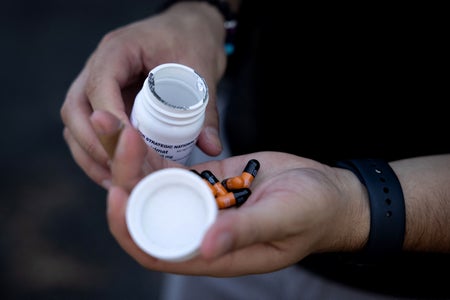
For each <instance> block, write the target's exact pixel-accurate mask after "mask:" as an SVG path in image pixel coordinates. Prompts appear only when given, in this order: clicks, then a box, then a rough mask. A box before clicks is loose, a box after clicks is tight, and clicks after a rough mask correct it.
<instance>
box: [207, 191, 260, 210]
mask: <svg viewBox="0 0 450 300" xmlns="http://www.w3.org/2000/svg"><path fill="white" fill-rule="evenodd" d="M250 194H251V191H250V189H247V188H243V189H239V190H235V191H232V192H228V193H226V194H225V195H222V196H218V197H216V202H217V205H218V206H219V208H220V209H222V208H228V207H231V206H241V205H242V204H243V203H244V202H245V201H247V199H248V197H249V196H250Z"/></svg>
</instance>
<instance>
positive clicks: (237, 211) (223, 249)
mask: <svg viewBox="0 0 450 300" xmlns="http://www.w3.org/2000/svg"><path fill="white" fill-rule="evenodd" d="M250 159H256V160H258V161H259V163H260V169H259V171H258V173H257V176H256V177H255V179H254V180H253V182H252V183H251V186H250V189H251V191H252V193H251V195H250V197H249V198H248V200H247V201H246V202H245V203H244V204H243V205H241V206H239V207H238V208H236V207H232V208H227V209H221V210H220V212H219V216H218V218H217V220H216V221H215V223H214V224H213V225H212V226H211V227H210V229H209V230H208V231H207V233H206V235H205V237H204V239H203V242H202V245H201V249H200V254H199V256H197V257H195V258H193V259H191V260H189V261H185V262H176V263H173V262H166V261H162V260H157V259H155V258H153V257H151V256H149V255H148V254H146V253H144V252H143V251H141V250H140V249H139V248H138V246H136V244H135V243H134V242H133V240H132V239H131V237H130V234H129V232H128V230H127V226H126V222H125V210H126V205H127V200H128V197H129V195H130V192H131V190H132V188H133V187H134V186H135V185H136V184H137V183H138V182H139V180H140V179H142V178H143V177H144V176H145V175H146V174H148V173H149V172H152V171H155V170H158V169H161V168H166V167H183V166H180V165H177V164H175V163H173V162H169V161H166V160H163V159H161V158H160V157H159V155H158V154H156V153H155V152H154V151H151V150H149V149H148V148H147V147H146V146H145V145H144V143H143V141H142V139H141V138H140V136H139V134H138V133H137V132H136V131H135V130H134V129H133V128H131V127H127V128H125V130H123V132H122V135H121V137H120V140H119V146H118V148H117V152H116V154H115V157H114V160H113V161H112V170H113V179H114V184H113V186H112V187H111V188H110V189H109V193H108V213H107V215H108V222H109V227H110V230H111V232H112V234H113V236H114V237H115V238H116V240H117V241H118V243H119V244H120V245H121V247H122V248H123V249H124V250H125V251H126V252H127V253H128V254H129V255H131V256H132V257H133V258H134V259H135V260H136V261H138V262H139V263H140V264H141V265H142V266H144V267H146V268H148V269H151V270H157V271H163V272H170V273H179V274H195V275H210V276H237V275H245V274H254V273H262V272H271V271H275V270H278V269H281V268H284V267H286V266H289V265H291V264H293V263H296V262H298V261H299V260H301V259H302V258H304V257H305V256H307V255H309V254H311V253H317V252H327V251H342V250H345V251H352V250H358V249H361V248H362V247H363V245H364V244H365V241H366V238H367V235H368V231H369V223H368V220H369V216H368V214H369V212H368V207H367V206H368V205H367V199H366V197H367V195H366V194H365V189H364V188H363V186H362V185H361V183H360V182H359V181H358V179H357V178H356V177H355V176H354V175H353V174H352V173H351V172H349V171H347V170H344V169H337V168H332V167H329V166H327V165H323V164H320V163H318V162H315V161H312V160H309V159H305V158H302V157H298V156H294V155H291V154H286V153H280V152H258V153H251V154H248V155H242V156H236V157H231V158H227V159H224V160H220V161H209V162H206V163H202V164H198V165H195V166H192V167H190V168H191V169H195V170H197V171H198V172H202V171H203V170H210V171H211V172H212V173H213V174H214V175H215V176H216V177H217V178H218V179H219V180H220V181H221V180H223V179H225V178H230V177H233V176H237V175H239V174H241V172H242V171H243V168H244V167H245V165H246V164H247V162H248V161H249V160H250Z"/></svg>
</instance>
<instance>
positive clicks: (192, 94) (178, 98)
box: [148, 63, 208, 110]
mask: <svg viewBox="0 0 450 300" xmlns="http://www.w3.org/2000/svg"><path fill="white" fill-rule="evenodd" d="M148 84H149V88H150V91H151V92H152V93H153V94H154V95H155V97H156V98H157V99H158V100H159V101H161V102H162V103H164V104H165V105H167V106H170V107H172V108H175V109H181V110H192V109H196V108H197V107H200V106H202V105H203V104H204V103H205V102H206V101H207V100H208V88H207V85H206V82H205V80H204V79H203V78H202V77H201V76H200V75H199V74H198V73H197V72H195V71H194V70H193V69H191V68H189V67H186V66H184V65H180V64H175V63H168V64H162V65H160V66H158V67H157V68H155V69H153V70H152V72H150V74H149V76H148Z"/></svg>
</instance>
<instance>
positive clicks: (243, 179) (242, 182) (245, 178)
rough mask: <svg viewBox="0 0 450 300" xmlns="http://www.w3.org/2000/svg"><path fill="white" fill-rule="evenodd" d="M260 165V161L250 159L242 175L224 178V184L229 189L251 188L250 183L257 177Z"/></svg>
mask: <svg viewBox="0 0 450 300" xmlns="http://www.w3.org/2000/svg"><path fill="white" fill-rule="evenodd" d="M259 166H260V164H259V161H257V160H256V159H251V160H249V162H248V163H247V165H246V166H245V168H244V171H243V172H242V174H241V175H240V176H235V177H231V178H227V179H224V180H223V181H222V185H223V186H224V187H225V188H226V189H227V190H238V189H243V188H249V187H250V184H251V183H252V182H253V179H255V177H256V174H257V173H258V170H259Z"/></svg>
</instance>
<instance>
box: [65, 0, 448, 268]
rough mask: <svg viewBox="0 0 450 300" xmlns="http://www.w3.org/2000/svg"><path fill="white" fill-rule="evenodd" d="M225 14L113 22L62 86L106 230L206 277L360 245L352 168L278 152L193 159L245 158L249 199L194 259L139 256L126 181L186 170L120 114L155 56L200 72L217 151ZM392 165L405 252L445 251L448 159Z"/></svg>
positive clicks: (226, 169) (363, 213) (365, 225)
mask: <svg viewBox="0 0 450 300" xmlns="http://www.w3.org/2000/svg"><path fill="white" fill-rule="evenodd" d="M222 22H223V19H222V17H221V16H220V14H219V13H218V12H217V10H215V9H214V8H213V7H212V6H210V5H208V4H207V3H197V2H185V3H178V4H176V5H174V6H172V7H171V8H170V9H169V10H167V11H166V12H164V13H162V14H160V15H156V16H154V17H151V18H148V19H145V20H142V21H140V22H136V23H133V24H130V25H128V26H125V27H122V28H119V29H117V30H115V31H113V32H111V33H109V34H107V35H106V36H105V38H104V39H103V40H102V41H101V42H100V44H99V46H98V48H97V49H96V50H95V52H94V53H93V54H92V55H91V57H90V58H89V59H88V61H87V64H86V66H85V67H84V68H83V70H82V71H81V73H80V75H79V76H78V77H77V78H76V79H75V81H74V83H73V84H72V86H71V87H70V89H69V91H68V93H67V97H66V99H65V101H64V103H63V106H62V108H61V117H62V119H63V122H64V124H65V129H64V137H65V139H66V142H67V144H68V146H69V149H70V151H71V153H72V155H73V157H74V159H75V161H76V162H77V163H78V165H79V166H80V167H81V168H82V169H83V170H84V172H85V173H86V174H87V175H88V176H89V177H90V178H91V179H92V180H94V181H95V182H96V183H98V184H101V185H102V186H103V187H105V188H106V189H107V190H108V195H107V217H108V224H109V228H110V231H111V233H112V235H113V236H114V237H115V239H116V240H117V242H118V243H119V244H120V245H121V247H122V248H123V249H124V250H125V251H126V252H127V253H128V254H129V255H130V256H131V257H133V258H134V259H135V260H136V261H137V262H139V263H140V264H141V265H142V266H144V267H146V268H148V269H152V270H158V271H163V272H170V273H179V274H196V275H211V276H236V275H244V274H254V273H263V272H271V271H275V270H279V269H281V268H284V267H286V266H289V265H291V264H293V263H296V262H298V261H299V260H301V259H302V258H304V257H305V256H307V255H309V254H311V253H319V252H328V251H357V250H361V249H362V248H363V247H364V245H365V243H366V241H367V237H368V234H369V223H370V213H369V205H368V197H367V191H366V189H365V187H364V186H363V185H362V184H361V183H360V182H359V180H358V179H357V178H356V176H355V175H354V174H353V173H351V172H350V171H347V170H344V169H339V168H333V167H330V166H327V165H324V164H321V163H319V162H316V161H313V160H310V159H307V158H304V157H299V156H295V155H291V154H287V153H281V152H258V153H251V154H248V155H242V156H235V157H230V158H227V159H224V160H217V161H210V162H206V163H202V164H199V165H195V166H191V167H190V168H193V169H196V170H197V171H198V172H201V171H203V170H210V171H212V173H213V174H214V175H215V176H216V177H217V178H219V179H223V178H229V177H233V176H235V175H236V174H240V173H241V172H242V168H243V166H245V164H246V163H247V162H248V161H249V160H250V159H257V160H258V161H259V162H260V164H261V168H260V170H259V171H258V176H257V177H256V178H255V179H254V180H253V182H252V186H251V190H252V194H251V196H250V197H249V198H248V200H247V201H246V202H245V203H244V204H243V205H242V206H240V207H239V208H237V209H236V208H230V209H225V210H221V211H220V214H219V216H218V219H217V220H216V222H215V223H214V224H213V226H212V227H211V228H210V229H209V230H208V232H207V233H206V235H205V237H204V239H203V242H202V245H201V249H200V255H199V256H198V257H196V258H194V259H192V260H189V261H186V262H178V263H169V262H164V261H160V260H156V259H154V258H153V257H151V256H149V255H147V254H145V253H144V252H142V251H141V250H140V249H139V248H138V247H137V245H136V244H135V243H134V242H133V241H132V239H131V237H130V235H129V233H128V230H127V226H126V223H125V209H126V204H127V200H128V197H129V194H130V192H131V190H132V189H133V187H134V186H135V185H136V184H137V183H138V182H139V180H141V179H142V178H143V177H144V176H145V175H147V174H149V173H151V172H153V171H155V170H159V169H161V168H167V167H180V168H184V166H181V165H178V164H176V163H174V162H171V161H166V160H164V159H162V158H161V157H160V156H159V155H158V154H157V153H156V152H154V151H153V150H152V149H150V148H148V147H147V146H146V145H145V143H144V142H143V140H142V139H141V137H140V136H139V134H138V133H137V132H136V130H135V129H134V128H133V127H132V126H131V125H130V123H129V120H128V115H129V111H130V107H131V104H132V100H133V99H134V97H135V95H136V93H137V91H138V90H139V89H140V87H141V82H142V80H143V77H145V76H146V75H147V73H148V71H149V70H150V69H151V68H152V67H154V66H156V65H157V64H160V63H163V62H168V61H174V62H179V63H184V64H187V65H189V66H191V67H193V68H194V69H196V70H198V71H199V73H200V74H202V75H203V77H205V79H206V80H207V83H208V86H209V87H210V92H211V98H212V99H211V102H210V103H209V105H208V109H207V117H206V121H205V126H204V128H203V131H202V133H201V135H200V137H199V141H198V145H199V147H200V148H201V149H202V150H203V151H205V153H207V154H209V155H217V154H219V153H220V151H221V144H220V141H219V139H218V132H219V131H218V130H219V128H218V124H219V122H218V115H217V109H216V106H215V97H216V96H215V93H216V84H217V82H218V81H219V80H220V78H221V76H222V75H223V72H224V70H225V65H226V56H225V54H224V51H223V38H224V30H223V26H222ZM186 37H188V38H186ZM205 37H208V38H205ZM158 41H159V42H158ZM198 45H202V47H199V46H198ZM119 128H123V129H122V131H121V132H120V134H119V139H118V144H117V148H116V149H115V151H114V154H113V156H112V157H110V156H108V153H107V152H106V151H105V149H104V148H103V147H102V145H101V143H100V140H99V138H98V137H99V136H102V135H114V134H115V133H117V131H118V130H119ZM390 165H391V166H392V168H393V169H394V171H395V173H396V174H397V176H398V178H399V180H400V183H401V185H402V188H403V192H404V197H405V206H406V235H405V241H404V247H403V248H404V250H405V251H429V252H442V253H449V252H450V231H449V230H448V228H450V218H449V215H450V185H449V184H448V178H450V155H449V154H442V155H434V156H424V157H417V158H409V159H405V160H399V161H393V162H390Z"/></svg>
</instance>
